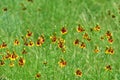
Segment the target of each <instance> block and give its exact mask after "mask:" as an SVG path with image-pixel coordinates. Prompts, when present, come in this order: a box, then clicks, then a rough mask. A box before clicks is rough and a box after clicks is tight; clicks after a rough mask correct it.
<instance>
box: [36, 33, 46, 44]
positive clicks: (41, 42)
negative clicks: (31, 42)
mask: <svg viewBox="0 0 120 80" xmlns="http://www.w3.org/2000/svg"><path fill="white" fill-rule="evenodd" d="M44 42H45V38H44V35H41V36H40V37H38V40H37V42H36V45H37V46H41V45H42V44H43V43H44Z"/></svg>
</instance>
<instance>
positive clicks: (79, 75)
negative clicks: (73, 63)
mask: <svg viewBox="0 0 120 80" xmlns="http://www.w3.org/2000/svg"><path fill="white" fill-rule="evenodd" d="M75 75H76V76H78V77H81V76H82V71H81V70H79V69H78V70H76V71H75Z"/></svg>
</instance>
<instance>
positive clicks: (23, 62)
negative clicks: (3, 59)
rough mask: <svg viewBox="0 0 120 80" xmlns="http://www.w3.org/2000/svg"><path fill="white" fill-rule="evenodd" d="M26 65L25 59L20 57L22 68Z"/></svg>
mask: <svg viewBox="0 0 120 80" xmlns="http://www.w3.org/2000/svg"><path fill="white" fill-rule="evenodd" d="M24 64H25V59H24V58H22V57H20V59H19V65H20V66H24Z"/></svg>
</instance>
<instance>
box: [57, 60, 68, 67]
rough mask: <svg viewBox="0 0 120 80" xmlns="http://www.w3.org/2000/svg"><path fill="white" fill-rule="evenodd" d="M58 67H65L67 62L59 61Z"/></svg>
mask: <svg viewBox="0 0 120 80" xmlns="http://www.w3.org/2000/svg"><path fill="white" fill-rule="evenodd" d="M58 64H59V66H60V67H61V68H63V67H65V66H66V65H67V62H66V61H65V60H64V59H61V60H60V61H59V62H58Z"/></svg>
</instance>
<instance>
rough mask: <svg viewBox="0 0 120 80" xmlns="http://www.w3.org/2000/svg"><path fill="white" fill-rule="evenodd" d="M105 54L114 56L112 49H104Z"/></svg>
mask: <svg viewBox="0 0 120 80" xmlns="http://www.w3.org/2000/svg"><path fill="white" fill-rule="evenodd" d="M105 53H106V54H114V49H113V48H112V47H106V50H105Z"/></svg>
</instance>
